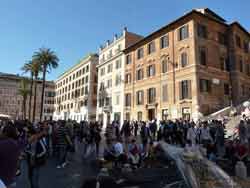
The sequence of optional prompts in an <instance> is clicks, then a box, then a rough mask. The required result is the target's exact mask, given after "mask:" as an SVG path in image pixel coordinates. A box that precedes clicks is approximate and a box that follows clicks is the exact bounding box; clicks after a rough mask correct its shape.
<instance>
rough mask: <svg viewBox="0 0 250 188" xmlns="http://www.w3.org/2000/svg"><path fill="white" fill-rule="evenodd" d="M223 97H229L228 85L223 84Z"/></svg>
mask: <svg viewBox="0 0 250 188" xmlns="http://www.w3.org/2000/svg"><path fill="white" fill-rule="evenodd" d="M224 95H229V85H228V84H226V83H225V84H224Z"/></svg>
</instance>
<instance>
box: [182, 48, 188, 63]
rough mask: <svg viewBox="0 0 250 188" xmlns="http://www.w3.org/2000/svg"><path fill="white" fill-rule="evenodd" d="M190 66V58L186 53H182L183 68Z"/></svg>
mask: <svg viewBox="0 0 250 188" xmlns="http://www.w3.org/2000/svg"><path fill="white" fill-rule="evenodd" d="M187 64H188V56H187V53H186V52H183V53H181V66H182V67H185V66H186V65H187Z"/></svg>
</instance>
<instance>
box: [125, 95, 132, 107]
mask: <svg viewBox="0 0 250 188" xmlns="http://www.w3.org/2000/svg"><path fill="white" fill-rule="evenodd" d="M125 106H131V93H126V94H125Z"/></svg>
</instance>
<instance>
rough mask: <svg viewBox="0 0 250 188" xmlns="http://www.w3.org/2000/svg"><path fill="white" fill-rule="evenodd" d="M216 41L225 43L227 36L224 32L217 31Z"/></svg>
mask: <svg viewBox="0 0 250 188" xmlns="http://www.w3.org/2000/svg"><path fill="white" fill-rule="evenodd" d="M218 42H219V43H220V44H222V45H227V36H226V34H224V33H221V32H218Z"/></svg>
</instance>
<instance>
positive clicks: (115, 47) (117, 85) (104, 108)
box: [97, 28, 142, 128]
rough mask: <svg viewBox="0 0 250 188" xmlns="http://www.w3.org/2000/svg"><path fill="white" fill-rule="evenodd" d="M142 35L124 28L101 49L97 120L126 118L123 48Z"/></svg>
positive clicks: (104, 122)
mask: <svg viewBox="0 0 250 188" xmlns="http://www.w3.org/2000/svg"><path fill="white" fill-rule="evenodd" d="M141 38H142V37H141V36H139V35H137V34H134V33H131V32H128V31H127V29H126V28H124V30H123V32H122V34H121V35H119V36H118V35H115V36H114V39H113V40H112V41H107V42H106V45H105V46H101V47H100V49H99V65H98V91H97V93H98V94H97V120H98V121H100V122H102V123H103V128H105V127H106V125H107V123H111V122H112V121H113V120H117V121H119V122H120V123H122V122H123V120H124V117H123V116H124V114H123V108H124V71H125V69H124V62H125V56H124V53H123V50H124V49H125V48H127V47H128V46H129V45H132V44H133V43H135V42H137V41H138V40H139V39H141Z"/></svg>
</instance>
